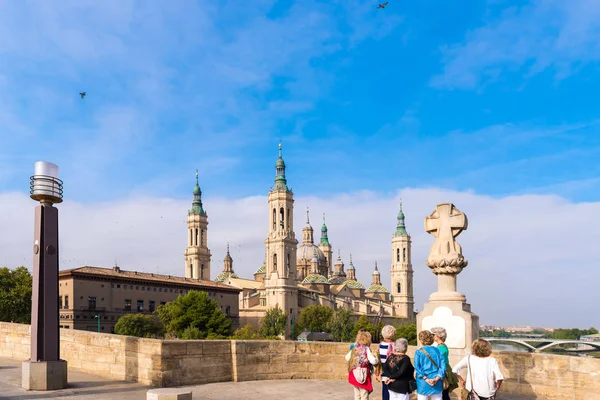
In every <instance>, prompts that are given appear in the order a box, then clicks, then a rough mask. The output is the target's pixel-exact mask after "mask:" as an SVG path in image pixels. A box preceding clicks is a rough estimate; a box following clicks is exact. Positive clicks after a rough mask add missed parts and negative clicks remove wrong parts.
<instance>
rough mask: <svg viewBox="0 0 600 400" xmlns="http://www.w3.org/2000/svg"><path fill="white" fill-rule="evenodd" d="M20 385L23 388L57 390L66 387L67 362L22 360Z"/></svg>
mask: <svg viewBox="0 0 600 400" xmlns="http://www.w3.org/2000/svg"><path fill="white" fill-rule="evenodd" d="M21 386H22V387H23V389H25V390H57V389H64V388H66V387H67V362H66V361H64V360H59V361H31V360H27V361H23V363H22V372H21Z"/></svg>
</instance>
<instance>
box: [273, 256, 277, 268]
mask: <svg viewBox="0 0 600 400" xmlns="http://www.w3.org/2000/svg"><path fill="white" fill-rule="evenodd" d="M276 270H277V254H273V271H276Z"/></svg>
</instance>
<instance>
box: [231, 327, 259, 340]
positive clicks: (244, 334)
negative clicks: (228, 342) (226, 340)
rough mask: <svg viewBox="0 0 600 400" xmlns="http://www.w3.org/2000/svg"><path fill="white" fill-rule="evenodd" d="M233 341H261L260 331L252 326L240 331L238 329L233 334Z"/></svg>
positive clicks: (242, 328)
mask: <svg viewBox="0 0 600 400" xmlns="http://www.w3.org/2000/svg"><path fill="white" fill-rule="evenodd" d="M231 339H233V340H256V339H260V336H259V334H258V331H257V330H256V329H254V327H253V326H252V325H251V324H246V325H244V326H242V327H241V328H240V329H237V330H236V331H235V332H233V336H232V337H231Z"/></svg>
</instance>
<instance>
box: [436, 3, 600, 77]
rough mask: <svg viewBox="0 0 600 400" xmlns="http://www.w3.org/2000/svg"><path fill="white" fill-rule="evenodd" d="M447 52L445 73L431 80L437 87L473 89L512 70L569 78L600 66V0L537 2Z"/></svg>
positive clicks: (511, 10)
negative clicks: (592, 65) (595, 64)
mask: <svg viewBox="0 0 600 400" xmlns="http://www.w3.org/2000/svg"><path fill="white" fill-rule="evenodd" d="M492 6H496V5H495V4H492ZM441 50H442V54H443V61H444V68H443V72H442V73H441V74H440V75H437V76H435V77H434V78H433V79H432V81H431V84H432V85H433V86H435V87H441V88H448V89H452V88H460V89H472V88H476V87H479V86H480V85H481V84H485V83H486V82H487V81H490V80H495V79H497V78H498V77H499V76H500V75H502V74H503V73H505V72H507V71H511V72H517V73H519V74H520V75H524V76H528V75H529V76H530V75H534V74H538V73H540V72H542V71H544V70H547V69H549V68H552V69H553V71H554V75H555V78H556V79H563V78H565V77H567V76H569V75H571V74H572V72H573V70H575V69H577V68H580V67H581V66H583V65H585V64H587V63H589V62H598V61H600V7H598V3H597V1H595V0H572V1H561V0H536V1H532V2H531V3H530V4H527V5H524V6H522V7H511V8H508V9H506V10H504V11H503V12H501V13H500V16H499V17H498V18H492V19H489V20H488V23H487V24H486V25H484V26H482V27H480V28H477V29H474V30H472V31H470V32H468V33H467V35H466V38H465V41H464V43H461V44H456V45H452V46H447V47H444V48H442V49H441Z"/></svg>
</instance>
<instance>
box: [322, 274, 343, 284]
mask: <svg viewBox="0 0 600 400" xmlns="http://www.w3.org/2000/svg"><path fill="white" fill-rule="evenodd" d="M345 281H346V278H345V277H342V276H332V277H331V278H329V279H328V280H327V282H329V283H331V284H332V285H341V284H342V283H344V282H345Z"/></svg>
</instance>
